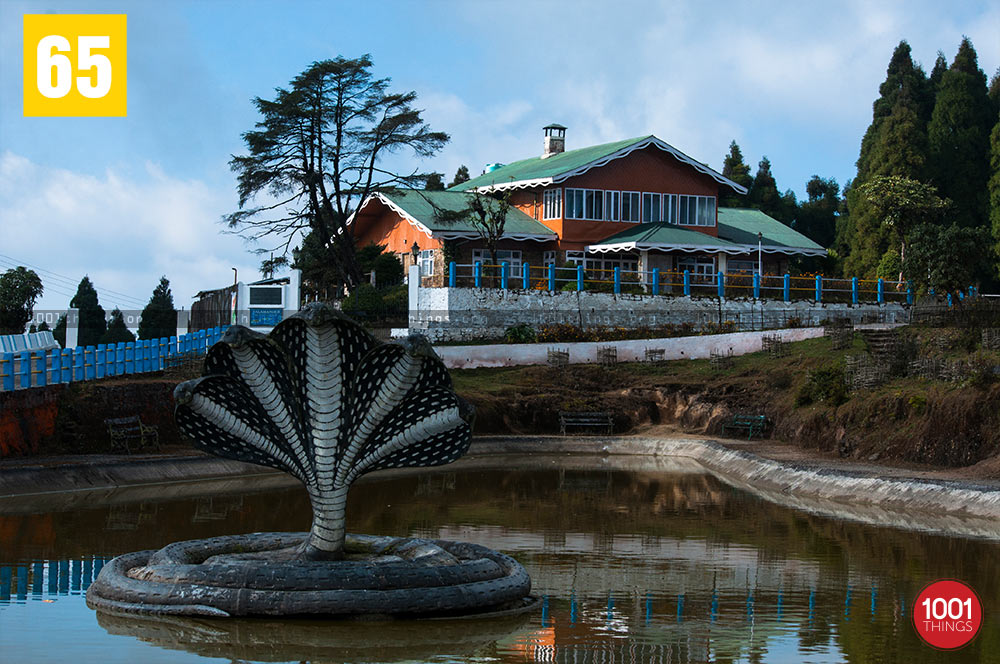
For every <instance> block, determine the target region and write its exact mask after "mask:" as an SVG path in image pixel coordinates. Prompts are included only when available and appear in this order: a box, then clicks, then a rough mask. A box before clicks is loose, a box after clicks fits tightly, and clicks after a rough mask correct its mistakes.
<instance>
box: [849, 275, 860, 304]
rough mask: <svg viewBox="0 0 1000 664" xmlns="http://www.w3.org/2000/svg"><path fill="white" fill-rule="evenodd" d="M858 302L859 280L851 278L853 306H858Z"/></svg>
mask: <svg viewBox="0 0 1000 664" xmlns="http://www.w3.org/2000/svg"><path fill="white" fill-rule="evenodd" d="M858 301H859V298H858V278H857V277H851V304H857V303H858Z"/></svg>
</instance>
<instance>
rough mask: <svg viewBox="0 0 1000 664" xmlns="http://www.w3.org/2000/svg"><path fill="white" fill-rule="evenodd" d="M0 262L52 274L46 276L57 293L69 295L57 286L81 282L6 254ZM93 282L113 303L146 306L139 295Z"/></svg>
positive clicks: (70, 295) (0, 256)
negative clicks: (120, 291)
mask: <svg viewBox="0 0 1000 664" xmlns="http://www.w3.org/2000/svg"><path fill="white" fill-rule="evenodd" d="M0 264H4V265H7V266H9V267H21V266H23V267H29V268H32V269H34V270H38V271H39V272H42V273H44V274H45V275H50V276H47V277H45V278H46V279H48V280H49V282H50V284H49V285H50V287H51V288H52V290H54V291H55V292H56V293H58V294H60V295H67V294H66V293H63V292H62V291H60V290H59V288H57V287H56V286H62V287H63V288H67V287H68V288H73V287H74V286H76V285H77V284H79V282H77V281H74V280H73V279H71V278H70V277H66V276H64V275H61V274H59V273H57V272H52V271H51V270H46V269H45V268H43V267H39V266H37V265H32V264H31V263H27V262H25V261H18V260H17V259H16V258H12V257H10V256H6V255H4V254H0ZM52 281H55V282H56V283H55V285H53V284H52V283H51V282H52ZM60 282H63V283H60ZM91 284H92V285H93V286H94V290H96V291H98V293H100V294H103V296H104V298H105V299H106V300H109V301H111V302H112V303H115V304H119V303H124V304H125V305H128V306H133V307H144V306H146V302H145V300H141V299H139V298H137V297H133V296H131V295H126V294H125V293H119V292H118V291H114V290H111V289H110V288H102V287H100V286H98V285H97V284H94V283H93V282H91ZM74 294H75V293H74ZM74 294H68V296H69V297H73V295H74Z"/></svg>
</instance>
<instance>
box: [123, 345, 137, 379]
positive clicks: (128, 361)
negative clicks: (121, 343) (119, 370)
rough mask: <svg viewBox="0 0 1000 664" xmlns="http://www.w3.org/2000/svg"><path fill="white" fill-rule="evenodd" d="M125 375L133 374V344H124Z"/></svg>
mask: <svg viewBox="0 0 1000 664" xmlns="http://www.w3.org/2000/svg"><path fill="white" fill-rule="evenodd" d="M125 373H127V374H134V373H135V342H134V341H132V342H129V343H127V344H125Z"/></svg>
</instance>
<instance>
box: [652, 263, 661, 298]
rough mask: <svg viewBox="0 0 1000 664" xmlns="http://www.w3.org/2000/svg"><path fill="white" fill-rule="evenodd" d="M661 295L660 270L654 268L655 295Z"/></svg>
mask: <svg viewBox="0 0 1000 664" xmlns="http://www.w3.org/2000/svg"><path fill="white" fill-rule="evenodd" d="M659 294H660V268H658V267H654V268H653V295H659Z"/></svg>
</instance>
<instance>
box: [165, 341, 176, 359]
mask: <svg viewBox="0 0 1000 664" xmlns="http://www.w3.org/2000/svg"><path fill="white" fill-rule="evenodd" d="M177 353H178V351H177V337H170V341H169V342H168V343H167V357H172V356H174V355H176V354H177Z"/></svg>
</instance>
